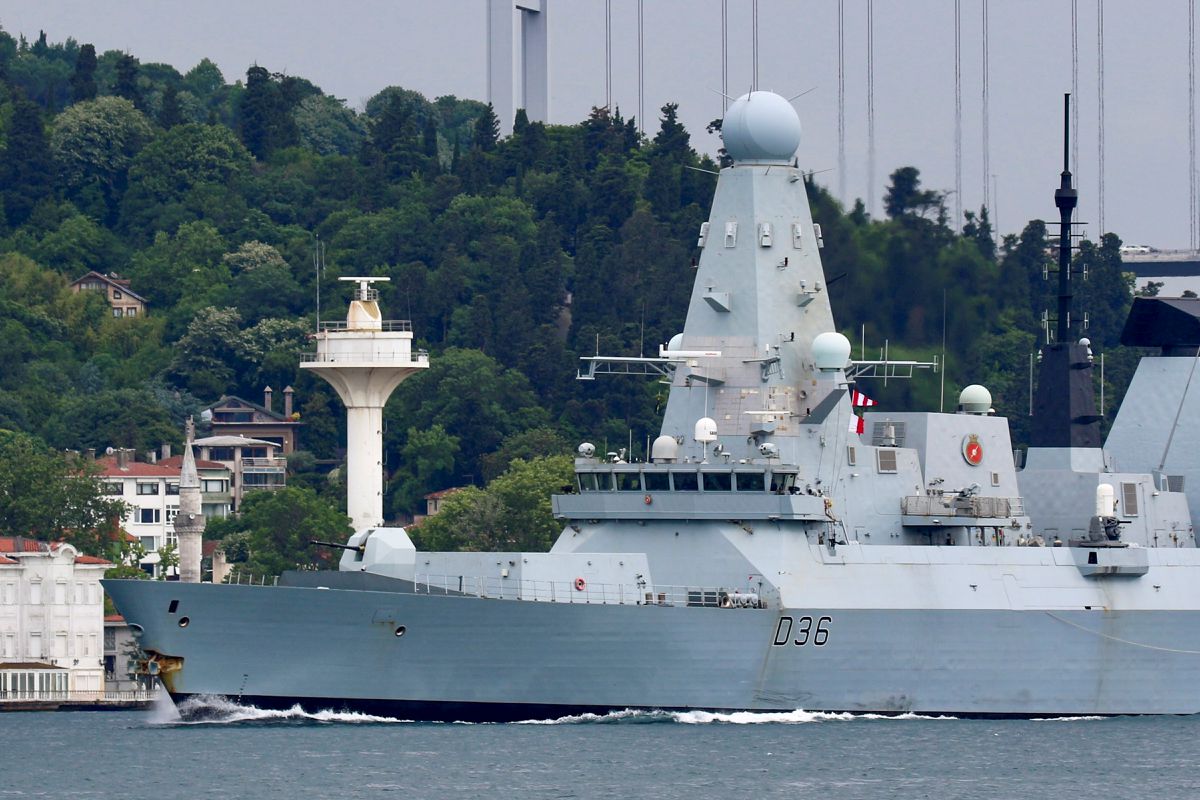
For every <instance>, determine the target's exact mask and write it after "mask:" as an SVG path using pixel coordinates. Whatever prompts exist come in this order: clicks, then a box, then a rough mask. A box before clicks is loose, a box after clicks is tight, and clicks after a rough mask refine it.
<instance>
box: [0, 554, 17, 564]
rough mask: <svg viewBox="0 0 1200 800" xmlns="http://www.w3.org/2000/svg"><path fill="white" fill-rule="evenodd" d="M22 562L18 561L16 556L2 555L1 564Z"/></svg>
mask: <svg viewBox="0 0 1200 800" xmlns="http://www.w3.org/2000/svg"><path fill="white" fill-rule="evenodd" d="M20 563H21V562H20V561H17V560H16V559H15V558H9V557H8V556H0V564H20Z"/></svg>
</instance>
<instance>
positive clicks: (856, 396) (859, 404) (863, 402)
mask: <svg viewBox="0 0 1200 800" xmlns="http://www.w3.org/2000/svg"><path fill="white" fill-rule="evenodd" d="M850 402H852V403H853V404H854V407H855V408H868V407H870V406H876V405H879V404H878V403H876V402H875V401H874V400H872V399H871V398H869V397H867V396H866V395H865V394H863V393H862V392H860V391H859V390H858V389H851V390H850Z"/></svg>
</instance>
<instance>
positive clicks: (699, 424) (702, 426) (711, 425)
mask: <svg viewBox="0 0 1200 800" xmlns="http://www.w3.org/2000/svg"><path fill="white" fill-rule="evenodd" d="M693 438H694V439H695V440H696V441H697V442H703V443H705V444H707V443H708V442H715V441H716V440H717V421H716V420H714V419H712V418H711V417H701V418H700V419H698V420H696V434H695V436H694V437H693Z"/></svg>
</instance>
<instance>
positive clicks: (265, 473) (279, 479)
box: [192, 436, 287, 511]
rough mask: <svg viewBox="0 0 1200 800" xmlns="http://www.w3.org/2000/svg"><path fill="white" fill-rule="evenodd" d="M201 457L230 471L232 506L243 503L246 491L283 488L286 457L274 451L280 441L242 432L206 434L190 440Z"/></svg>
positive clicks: (198, 462) (285, 480)
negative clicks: (238, 434) (229, 434)
mask: <svg viewBox="0 0 1200 800" xmlns="http://www.w3.org/2000/svg"><path fill="white" fill-rule="evenodd" d="M192 446H193V447H195V448H196V452H197V453H198V455H197V458H196V464H197V465H199V464H200V462H201V461H205V462H216V463H218V464H221V465H223V466H225V467H227V468H228V469H229V471H230V485H231V487H232V499H233V510H234V511H238V510H240V509H241V507H242V499H243V498H245V496H246V494H248V493H249V492H253V491H256V490H268V491H272V490H275V489H282V488H283V487H284V486H286V485H287V459H286V458H280V457H279V456H278V455H277V451H278V449H279V445H278V444H276V443H275V442H272V441H267V440H265V439H250V438H247V437H245V436H206V437H205V438H203V439H196V440H195V441H193V442H192Z"/></svg>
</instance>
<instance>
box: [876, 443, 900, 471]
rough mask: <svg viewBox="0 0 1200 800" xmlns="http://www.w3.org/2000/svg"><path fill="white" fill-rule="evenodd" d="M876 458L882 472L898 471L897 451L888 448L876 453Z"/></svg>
mask: <svg viewBox="0 0 1200 800" xmlns="http://www.w3.org/2000/svg"><path fill="white" fill-rule="evenodd" d="M875 458H876V460H877V463H878V465H879V471H880V472H895V471H896V451H895V450H892V449H890V448H887V447H883V448H880V449H879V450H876V451H875Z"/></svg>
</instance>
